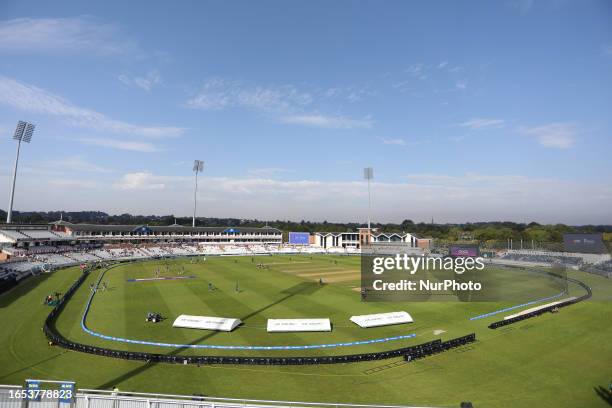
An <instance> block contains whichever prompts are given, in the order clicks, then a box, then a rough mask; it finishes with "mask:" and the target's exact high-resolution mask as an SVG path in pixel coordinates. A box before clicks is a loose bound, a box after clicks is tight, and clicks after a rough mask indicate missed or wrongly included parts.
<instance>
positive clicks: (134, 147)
mask: <svg viewBox="0 0 612 408" xmlns="http://www.w3.org/2000/svg"><path fill="white" fill-rule="evenodd" d="M77 141H78V142H80V143H83V144H87V145H92V146H99V147H108V148H110V149H117V150H126V151H130V152H141V153H151V152H157V151H159V150H160V149H159V148H158V147H157V146H155V145H153V144H151V143H147V142H130V141H125V140H114V139H101V138H80V139H77Z"/></svg>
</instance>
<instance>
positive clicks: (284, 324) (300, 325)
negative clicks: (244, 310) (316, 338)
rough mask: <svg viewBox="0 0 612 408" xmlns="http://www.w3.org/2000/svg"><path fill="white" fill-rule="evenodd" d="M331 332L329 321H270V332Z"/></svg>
mask: <svg viewBox="0 0 612 408" xmlns="http://www.w3.org/2000/svg"><path fill="white" fill-rule="evenodd" d="M322 331H327V332H328V331H331V322H330V321H329V319H268V332H322Z"/></svg>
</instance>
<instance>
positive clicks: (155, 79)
mask: <svg viewBox="0 0 612 408" xmlns="http://www.w3.org/2000/svg"><path fill="white" fill-rule="evenodd" d="M117 79H118V80H119V81H121V82H122V83H123V84H125V85H127V86H137V87H139V88H141V89H143V90H145V91H147V92H149V91H151V89H153V87H154V86H155V85H159V84H161V83H162V77H161V75H160V74H159V72H157V71H150V72H149V73H147V74H146V75H144V76H128V75H126V74H121V75H119V77H118V78H117Z"/></svg>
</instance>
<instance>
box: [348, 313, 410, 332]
mask: <svg viewBox="0 0 612 408" xmlns="http://www.w3.org/2000/svg"><path fill="white" fill-rule="evenodd" d="M413 321H414V320H412V316H410V314H409V313H408V312H403V311H402V312H390V313H377V314H369V315H361V316H351V322H353V323H355V324H357V325H358V326H360V327H364V328H367V327H378V326H390V325H392V324H402V323H412V322H413Z"/></svg>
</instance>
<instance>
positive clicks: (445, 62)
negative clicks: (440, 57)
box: [438, 61, 448, 69]
mask: <svg viewBox="0 0 612 408" xmlns="http://www.w3.org/2000/svg"><path fill="white" fill-rule="evenodd" d="M447 65H448V61H442V62H441V63H439V64H438V69H442V68H444V67H445V66H447Z"/></svg>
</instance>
